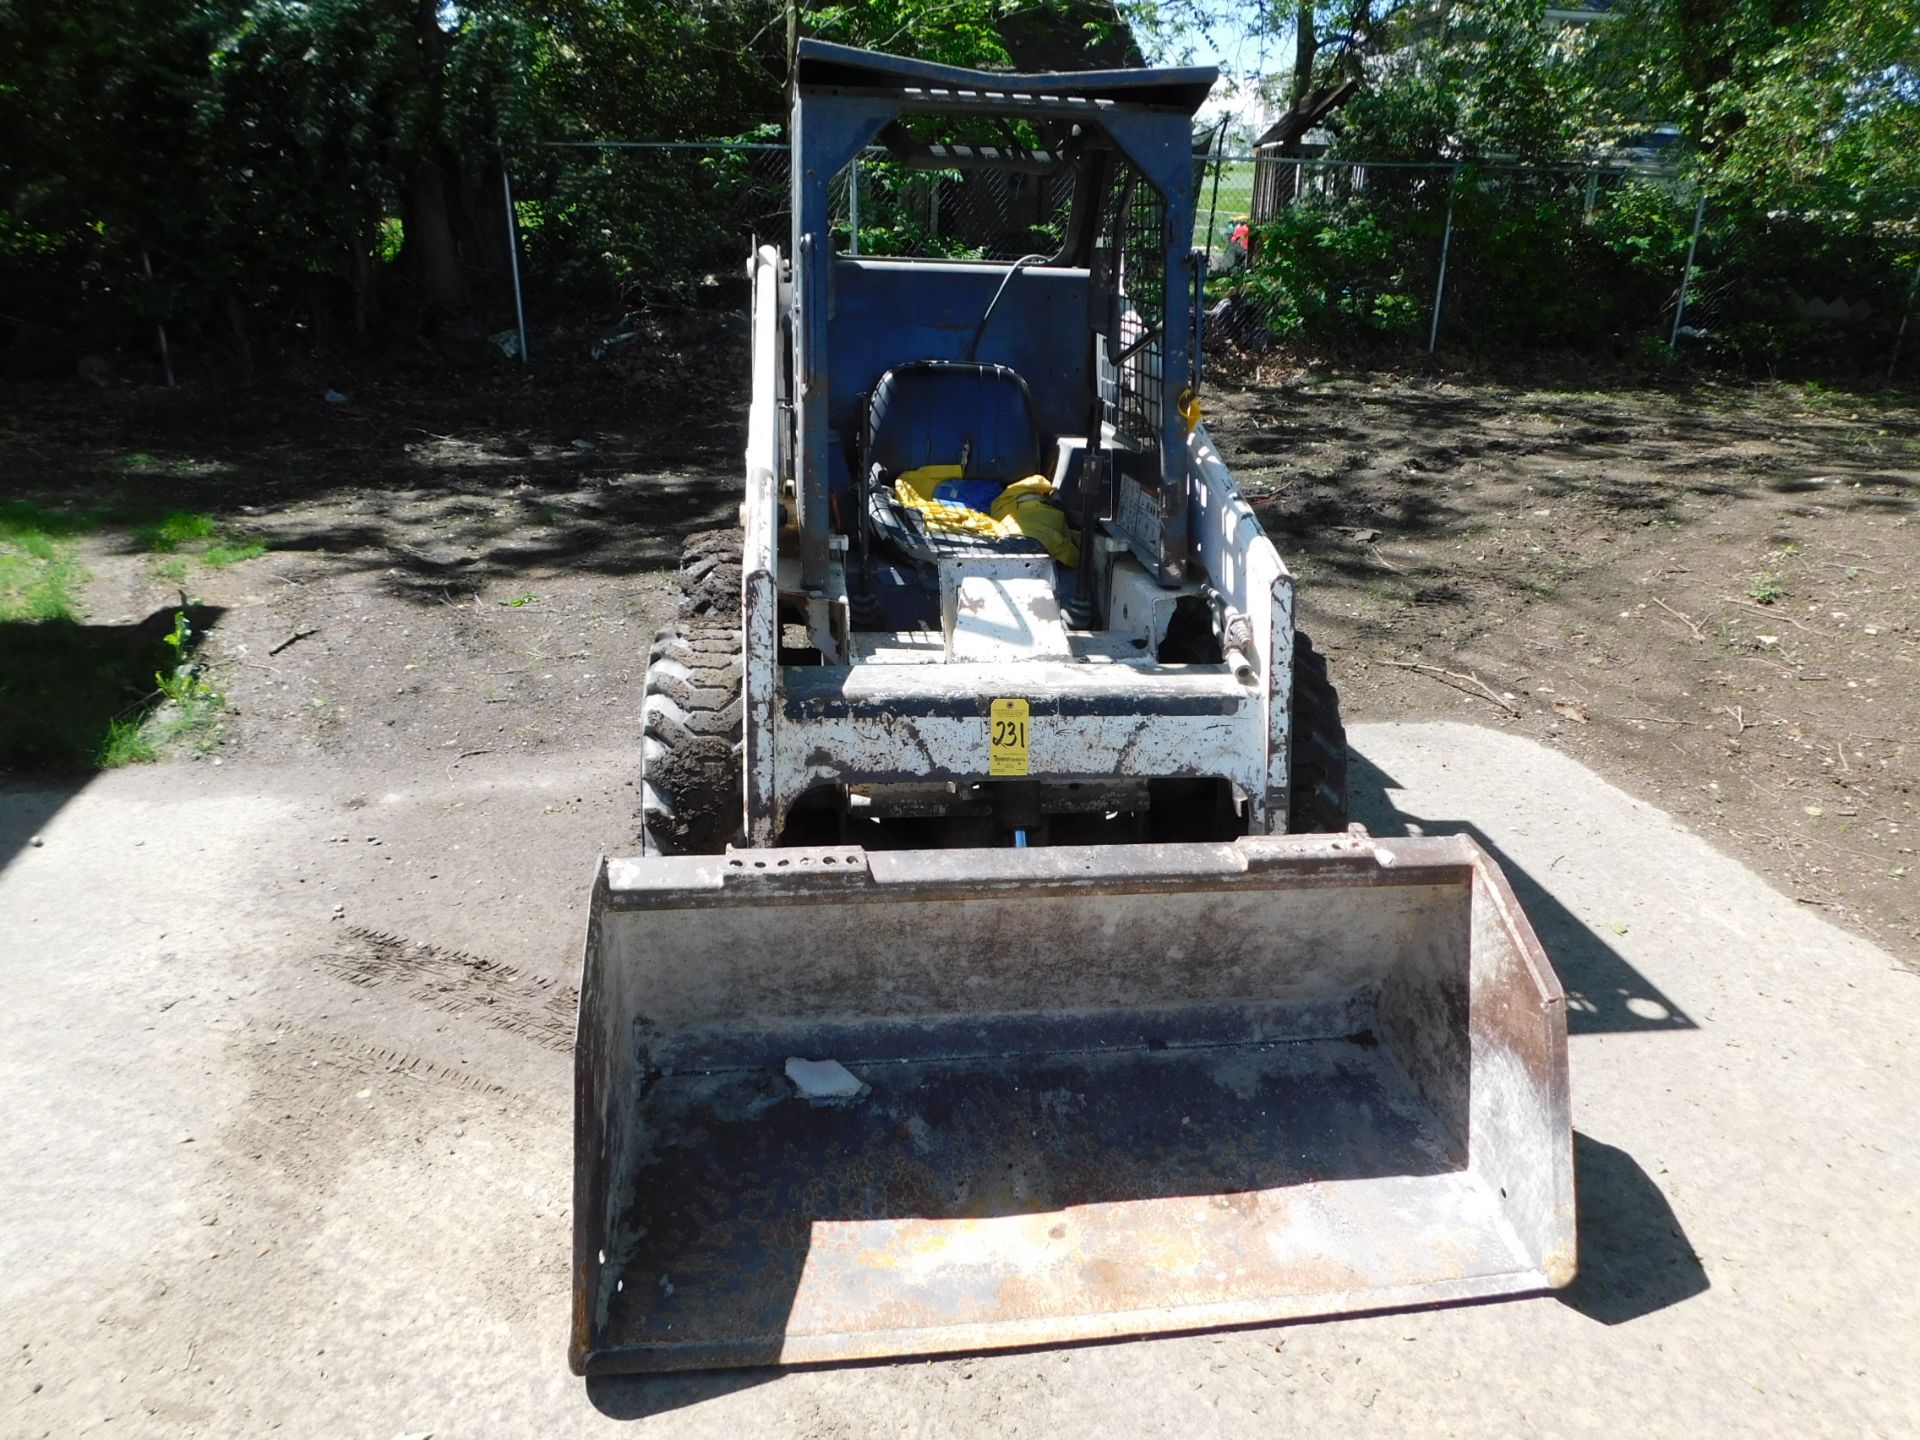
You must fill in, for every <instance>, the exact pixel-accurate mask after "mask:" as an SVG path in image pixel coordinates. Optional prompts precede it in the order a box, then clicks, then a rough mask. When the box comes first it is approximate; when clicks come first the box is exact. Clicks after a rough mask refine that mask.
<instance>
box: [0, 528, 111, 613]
mask: <svg viewBox="0 0 1920 1440" xmlns="http://www.w3.org/2000/svg"><path fill="white" fill-rule="evenodd" d="M92 523H93V522H92V517H90V516H75V515H67V514H64V513H62V512H60V511H57V510H47V509H44V508H43V507H41V506H38V505H35V504H33V503H31V502H30V501H26V500H14V501H10V502H9V503H8V504H6V505H4V506H0V621H8V620H67V621H71V620H74V619H77V618H78V616H79V590H80V586H81V585H82V584H83V583H85V581H86V578H87V572H86V571H85V570H84V569H83V568H82V567H81V565H80V563H79V562H78V561H77V560H75V559H74V558H73V545H72V542H71V539H70V538H69V537H71V536H74V535H77V534H80V533H81V532H83V531H85V530H88V529H91V528H92Z"/></svg>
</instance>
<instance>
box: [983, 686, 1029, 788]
mask: <svg viewBox="0 0 1920 1440" xmlns="http://www.w3.org/2000/svg"><path fill="white" fill-rule="evenodd" d="M1027 773H1028V769H1027V702H1026V701H1024V700H996V701H994V702H993V704H992V705H990V706H988V707H987V774H989V775H1025V774H1027Z"/></svg>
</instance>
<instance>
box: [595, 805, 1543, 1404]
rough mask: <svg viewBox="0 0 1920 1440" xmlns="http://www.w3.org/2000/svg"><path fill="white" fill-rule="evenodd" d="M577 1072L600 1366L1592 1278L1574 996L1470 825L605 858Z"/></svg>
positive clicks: (957, 1340)
mask: <svg viewBox="0 0 1920 1440" xmlns="http://www.w3.org/2000/svg"><path fill="white" fill-rule="evenodd" d="M794 1057H800V1058H804V1059H810V1060H823V1059H832V1060H837V1061H839V1062H840V1063H841V1065H843V1066H844V1067H845V1068H846V1069H847V1070H848V1071H850V1072H852V1074H853V1075H854V1076H856V1077H858V1079H859V1080H860V1081H861V1082H864V1086H865V1089H864V1090H863V1092H862V1093H861V1094H860V1095H859V1096H858V1097H857V1098H855V1099H852V1100H850V1101H840V1102H836V1103H820V1102H818V1101H817V1100H809V1099H805V1098H802V1097H801V1096H800V1095H799V1094H797V1093H796V1087H795V1085H794V1084H793V1083H792V1082H791V1081H789V1080H788V1079H787V1077H786V1073H785V1066H786V1062H787V1061H788V1060H789V1059H791V1058H794ZM575 1063H576V1073H577V1087H578V1089H577V1095H576V1106H577V1109H576V1136H575V1146H576V1149H575V1177H574V1315H573V1337H572V1346H571V1358H572V1363H573V1367H574V1369H575V1370H576V1371H578V1372H580V1373H583V1374H588V1373H599V1372H612V1371H645V1370H675V1369H696V1368H705V1367H709V1366H721V1365H759V1364H794V1363H803V1362H809V1361H830V1360H847V1359H859V1358H868V1357H878V1356H893V1355H917V1354H933V1353H939V1352H952V1351H970V1350H982V1349H989V1348H994V1347H1000V1346H1010V1345H1033V1344H1045V1343H1051V1342H1059V1341H1071V1340H1085V1339H1092V1338H1096V1337H1103V1336H1115V1335H1138V1334H1145V1333H1149V1332H1155V1331H1169V1330H1190V1329H1197V1328H1206V1327H1211V1326H1217V1325H1237V1324H1245V1323H1250V1322H1258V1321H1271V1320H1281V1319H1292V1318H1300V1317H1308V1316H1329V1315H1337V1314H1345V1313H1351V1312H1355V1311H1364V1310H1376V1309H1382V1308H1389V1307H1395V1306H1405V1305H1418V1304H1428V1303H1434V1302H1443V1301H1451V1300H1464V1299H1477V1298H1485V1297H1489V1296H1498V1295H1509V1294H1519V1293H1525V1292H1530V1291H1538V1290H1543V1289H1547V1288H1550V1287H1553V1286H1558V1285H1563V1284H1565V1283H1566V1282H1567V1281H1568V1280H1570V1279H1571V1278H1572V1276H1573V1268H1574V1217H1573V1161H1572V1132H1571V1116H1570V1112H1569V1099H1568V1088H1567V1059H1566V1012H1565V1000H1564V997H1563V995H1562V993H1561V990H1560V987H1559V984H1558V982H1557V981H1556V979H1555V977H1554V974H1553V971H1552V968H1551V967H1550V966H1549V965H1548V963H1547V960H1546V957H1545V956H1544V955H1543V954H1542V953H1541V950H1540V947H1539V945H1538V943H1537V942H1536V941H1535V939H1534V937H1533V934H1532V931H1531V930H1530V929H1529V928H1528V925H1527V922H1526V918H1525V917H1524V916H1523V915H1522V914H1521V912H1520V909H1519V907H1518V905H1516V904H1515V902H1514V899H1513V895H1512V892H1511V891H1510V890H1509V889H1508V888H1507V885H1506V882H1505V880H1504V879H1503V878H1502V877H1501V875H1500V873H1499V870H1498V868H1497V867H1496V866H1495V865H1494V864H1493V862H1492V861H1490V860H1489V859H1488V858H1487V856H1486V855H1485V854H1484V853H1483V852H1482V851H1481V850H1480V849H1479V848H1478V847H1476V846H1475V845H1474V844H1473V843H1472V842H1471V841H1470V840H1467V839H1465V838H1460V837H1446V838H1427V839H1412V840H1391V841H1384V840H1383V841H1375V840H1370V839H1367V838H1366V837H1363V836H1340V837H1284V838H1272V839H1269V838H1257V839H1246V840H1241V841H1237V842H1234V843H1232V844H1220V845H1177V846H1176V845H1143V846H1108V847H1090V848H1078V847H1059V848H1052V849H1033V850H947V851H906V852H894V853H881V852H875V853H871V854H869V853H865V852H863V851H861V850H859V849H857V848H852V847H847V848H839V849H816V850H777V851H736V852H734V853H732V854H730V855H726V856H718V857H710V858H681V859H646V860H610V861H607V862H604V863H603V865H602V867H601V871H600V874H599V877H598V880H597V883H596V885H595V888H594V893H593V902H592V916H591V920H590V923H589V928H588V939H587V954H586V966H585V975H584V982H583V985H582V990H581V1001H580V1029H579V1038H578V1043H577V1049H576V1062H575Z"/></svg>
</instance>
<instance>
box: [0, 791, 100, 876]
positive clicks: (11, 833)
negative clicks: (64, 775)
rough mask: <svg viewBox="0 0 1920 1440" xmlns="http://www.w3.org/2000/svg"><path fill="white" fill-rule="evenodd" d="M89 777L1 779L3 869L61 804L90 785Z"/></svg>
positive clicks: (0, 853) (0, 854) (0, 865)
mask: <svg viewBox="0 0 1920 1440" xmlns="http://www.w3.org/2000/svg"><path fill="white" fill-rule="evenodd" d="M90 778H91V777H75V778H73V779H59V780H40V781H25V780H22V781H9V782H4V783H0V871H4V870H5V869H6V868H7V866H9V865H10V864H12V863H13V860H14V857H15V856H17V855H19V854H20V853H21V852H22V851H23V850H25V849H26V848H27V847H28V846H30V845H31V844H32V843H33V842H34V840H35V839H36V838H37V837H38V836H39V835H40V833H41V832H42V831H43V830H45V829H46V827H47V822H48V821H50V820H52V819H53V817H54V816H55V815H56V814H58V813H59V812H60V809H61V807H62V806H64V805H65V804H66V803H67V802H68V801H69V800H71V799H73V798H74V796H76V795H78V794H79V793H80V792H81V791H82V790H84V789H86V788H87V783H88V780H89V779H90Z"/></svg>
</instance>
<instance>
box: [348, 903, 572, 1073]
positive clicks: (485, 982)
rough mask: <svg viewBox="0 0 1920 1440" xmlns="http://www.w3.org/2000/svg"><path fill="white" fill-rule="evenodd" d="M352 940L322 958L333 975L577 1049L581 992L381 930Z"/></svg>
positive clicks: (551, 1046) (356, 932) (545, 1043)
mask: <svg viewBox="0 0 1920 1440" xmlns="http://www.w3.org/2000/svg"><path fill="white" fill-rule="evenodd" d="M345 940H346V943H345V944H344V945H343V946H341V947H339V948H338V949H336V950H334V951H332V952H330V953H327V954H324V955H321V956H319V957H317V958H318V960H319V963H320V964H321V966H322V968H323V969H325V970H326V971H327V972H328V973H329V974H331V975H334V976H335V977H337V978H339V979H341V980H345V981H346V982H347V983H348V984H350V985H356V986H359V987H361V988H363V989H372V988H377V987H382V986H387V985H393V986H396V987H405V988H406V989H407V993H408V994H409V995H410V996H411V997H412V998H413V999H415V1000H418V1001H420V1002H421V1003H423V1004H426V1005H430V1006H432V1007H433V1008H434V1009H436V1010H442V1011H445V1012H446V1013H448V1014H451V1015H461V1016H466V1015H471V1016H473V1017H475V1018H476V1019H479V1020H480V1021H482V1022H483V1023H485V1024H487V1025H489V1026H491V1027H492V1028H493V1029H496V1030H502V1031H505V1032H506V1033H508V1034H510V1035H519V1036H522V1037H524V1038H525V1039H528V1040H531V1041H533V1042H534V1043H535V1044H536V1045H539V1046H540V1047H542V1048H543V1049H547V1050H554V1051H560V1052H565V1051H570V1050H571V1049H572V1048H573V1029H574V1015H575V1012H576V1011H577V1010H578V1009H579V1006H580V992H579V990H578V989H577V988H576V987H574V986H572V985H567V984H563V983H561V982H559V981H556V980H552V979H549V978H547V977H546V976H544V975H534V974H530V973H528V972H527V971H524V970H521V969H519V968H517V967H516V966H513V965H507V964H504V963H502V962H500V961H497V960H487V959H484V958H482V957H480V956H477V955H469V954H467V953H466V952H464V951H460V950H448V949H443V948H442V947H440V946H438V945H428V944H426V943H425V942H422V941H410V940H407V939H405V938H403V937H401V936H399V935H394V934H390V933H388V932H386V931H382V930H367V929H362V928H360V927H357V926H356V927H354V928H351V929H349V930H348V931H347V932H346V934H345Z"/></svg>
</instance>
